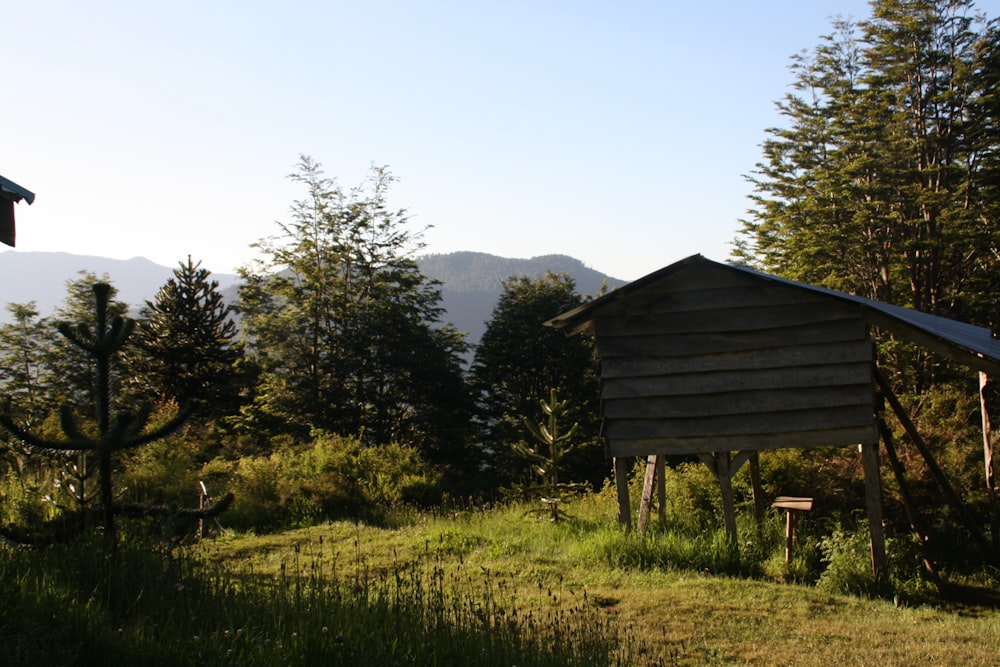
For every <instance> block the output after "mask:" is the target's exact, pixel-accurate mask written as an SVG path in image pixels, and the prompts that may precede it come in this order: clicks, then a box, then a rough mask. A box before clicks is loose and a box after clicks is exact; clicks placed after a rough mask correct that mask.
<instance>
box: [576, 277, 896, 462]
mask: <svg viewBox="0 0 1000 667" xmlns="http://www.w3.org/2000/svg"><path fill="white" fill-rule="evenodd" d="M592 330H593V332H594V335H595V337H596V344H597V354H598V358H599V360H600V366H599V372H600V377H601V412H602V424H603V427H602V430H603V436H604V438H605V442H606V443H607V446H608V454H609V455H611V456H646V455H648V454H694V453H710V452H718V451H744V450H751V449H752V450H761V449H778V448H785V447H823V446H843V445H852V444H859V443H865V444H874V443H877V442H878V436H877V430H876V427H875V422H874V417H873V409H872V408H873V387H872V377H871V368H872V343H871V340H870V339H869V336H868V326H867V323H866V321H865V319H864V315H863V314H862V312H861V310H860V309H859V308H857V307H855V306H854V305H853V304H847V303H843V302H841V301H838V300H836V299H832V298H828V297H826V296H825V295H823V294H818V293H812V292H807V291H803V290H798V289H795V288H793V287H789V286H787V285H784V284H780V283H768V282H764V281H760V280H756V279H754V278H753V277H751V276H748V275H743V274H739V273H736V272H732V271H719V270H712V269H711V267H706V268H702V267H697V268H694V269H692V270H688V271H684V272H681V273H678V274H677V275H669V276H666V277H665V278H664V279H663V280H660V281H657V282H654V283H651V284H649V285H645V286H644V287H643V289H642V290H641V291H637V292H636V293H634V294H631V295H629V296H627V297H625V298H622V299H621V300H620V301H618V302H616V303H614V304H613V305H612V306H610V307H609V308H607V309H605V310H603V311H602V312H601V313H600V314H599V315H598V316H597V317H596V318H595V320H594V321H593V322H592Z"/></svg>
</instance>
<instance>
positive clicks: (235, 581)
mask: <svg viewBox="0 0 1000 667" xmlns="http://www.w3.org/2000/svg"><path fill="white" fill-rule="evenodd" d="M526 509H527V507H526V506H520V505H511V506H503V507H497V508H491V509H486V510H479V509H469V510H460V511H452V512H440V511H439V512H436V513H418V512H407V513H402V514H400V515H397V516H396V520H395V521H392V522H387V524H386V525H381V526H373V525H366V524H363V523H355V522H350V521H336V522H330V523H326V524H323V525H320V526H314V527H310V528H303V529H298V530H293V531H287V532H282V533H276V534H271V535H253V534H231V535H229V536H224V537H220V538H218V539H216V540H212V541H205V542H201V543H198V544H194V545H191V546H187V547H183V548H181V547H176V548H174V549H172V550H170V552H169V553H168V552H160V553H158V554H153V555H151V554H150V553H149V549H148V547H144V548H142V549H141V550H140V547H141V545H140V544H135V543H133V542H131V541H126V543H125V547H123V549H122V551H121V552H120V553H119V554H118V555H116V556H114V557H113V559H112V561H111V562H108V561H106V560H105V559H103V558H102V557H101V555H100V549H99V548H91V549H88V548H87V547H88V545H77V548H78V549H82V551H80V552H78V553H74V554H67V553H65V552H64V551H60V550H49V551H42V552H33V553H29V552H19V551H13V550H9V549H2V550H0V586H2V599H3V600H4V604H3V607H2V608H0V664H29V663H30V664H132V663H135V662H142V663H143V664H147V665H158V664H163V665H168V664H171V665H174V664H198V665H215V664H220V665H221V664H227V665H230V664H241V665H279V664H332V665H336V664H351V665H378V664H414V665H416V664H419V665H424V664H430V665H433V664H439V665H452V664H477V665H512V664H517V665H639V666H641V665H658V664H665V665H674V664H677V665H704V664H719V665H723V664H726V665H728V664H734V665H772V664H794V665H824V666H827V667H828V666H829V665H834V664H837V665H839V664H877V665H880V667H888V666H891V665H918V664H934V665H938V664H962V665H991V664H995V663H996V656H997V655H998V654H1000V614H998V612H997V611H996V610H995V609H992V608H988V607H984V606H972V605H956V604H943V603H941V604H922V605H914V604H901V603H899V602H894V601H892V600H879V599H867V598H862V597H854V596H849V595H843V594H839V593H835V592H829V591H827V590H823V589H820V588H817V587H815V586H812V585H800V584H788V583H779V582H777V581H775V580H774V577H773V576H772V575H771V574H770V570H771V568H773V565H772V564H770V563H771V560H772V559H771V557H770V555H769V554H770V553H771V552H772V551H773V550H774V548H777V545H776V544H774V543H773V542H774V541H775V540H774V533H775V531H772V530H769V531H766V534H765V535H764V536H763V537H762V538H756V537H755V538H754V540H750V541H746V542H744V543H742V544H741V545H740V549H739V551H738V552H737V553H734V551H733V550H732V548H731V547H730V546H729V544H728V542H727V541H726V540H725V539H723V538H722V537H720V535H719V534H718V533H715V532H710V533H708V534H706V535H704V536H702V537H700V538H690V539H686V540H685V539H683V538H682V537H681V536H679V535H676V534H672V533H666V534H663V535H656V534H653V535H650V536H646V537H637V536H634V535H625V534H622V533H621V531H620V530H619V529H618V527H617V526H616V525H615V521H614V503H613V500H612V499H611V498H610V497H609V496H608V495H595V496H592V497H588V498H586V499H583V500H581V501H579V502H576V503H572V504H570V505H568V506H567V510H569V512H570V513H571V514H572V515H573V516H572V518H570V519H569V520H566V521H562V522H559V523H556V524H553V523H549V522H545V521H538V520H535V519H532V518H529V517H528V516H526V513H525V511H526ZM777 523H779V522H777V521H776V522H775V524H777ZM745 534H749V533H745ZM89 546H91V547H93V546H95V545H89ZM781 546H782V547H783V544H782V545H781ZM733 572H737V573H740V574H741V576H732V575H731V573H733Z"/></svg>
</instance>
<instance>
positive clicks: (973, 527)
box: [873, 366, 993, 556]
mask: <svg viewBox="0 0 1000 667" xmlns="http://www.w3.org/2000/svg"><path fill="white" fill-rule="evenodd" d="M873 369H874V375H875V380H876V381H877V382H878V385H879V388H880V389H881V390H882V395H883V396H885V399H886V400H887V401H889V405H890V406H891V407H892V411H893V412H894V413H895V414H896V418H897V419H899V422H900V423H901V424H902V425H903V428H904V429H905V430H906V434H907V435H908V436H909V437H910V440H911V441H912V442H913V445H914V446H915V447H916V448H917V451H918V452H920V455H921V456H922V457H923V459H924V462H925V463H926V464H927V469H928V470H930V472H931V475H932V476H933V477H934V479H935V480H936V481H937V483H938V484H939V485H940V486H941V490H942V491H944V497H945V500H947V501H948V503H949V504H950V505H951V506H952V508H954V509H955V511H956V512H957V513H958V515H959V517H961V519H962V522H963V523H964V524H965V527H966V528H967V529H968V530H969V532H970V533H971V534H972V537H973V539H974V540H975V541H976V543H977V544H978V545H979V548H980V549H981V550H982V552H983V554H984V555H986V556H991V555H992V551H993V550H992V548H991V547H990V543H989V542H988V541H987V540H986V535H985V534H984V533H983V529H982V528H981V527H980V525H979V524H978V523H977V522H976V519H975V517H973V516H972V513H971V512H969V510H968V508H966V506H965V504H964V503H963V502H962V499H961V498H959V497H958V494H957V493H956V492H955V489H954V487H952V485H951V483H950V482H949V481H948V478H947V477H945V474H944V472H942V470H941V468H940V466H938V464H937V461H936V460H935V459H934V456H933V455H932V454H931V451H930V449H928V448H927V444H926V443H925V442H924V439H923V438H922V437H921V436H920V432H919V431H917V427H916V426H915V425H914V424H913V421H912V420H911V419H910V416H909V415H908V414H906V410H904V409H903V404H902V403H900V402H899V399H898V398H896V395H895V394H894V393H893V392H892V387H890V386H889V380H887V379H886V377H885V375H883V374H882V371H881V370H880V369H879V368H878V366H875V367H873Z"/></svg>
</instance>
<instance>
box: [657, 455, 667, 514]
mask: <svg viewBox="0 0 1000 667" xmlns="http://www.w3.org/2000/svg"><path fill="white" fill-rule="evenodd" d="M666 459H667V457H666V456H664V455H663V454H660V455H658V456H657V457H656V501H657V503H658V506H657V511H658V513H659V517H660V530H666V527H667V461H666Z"/></svg>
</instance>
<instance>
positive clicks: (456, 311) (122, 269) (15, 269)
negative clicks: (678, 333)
mask: <svg viewBox="0 0 1000 667" xmlns="http://www.w3.org/2000/svg"><path fill="white" fill-rule="evenodd" d="M415 259H416V261H417V265H418V266H419V267H420V271H421V273H423V274H424V275H425V276H427V277H428V278H430V279H432V280H437V281H439V282H440V283H441V296H442V299H441V306H442V307H443V308H444V311H445V314H444V316H443V317H442V322H450V323H451V324H452V325H454V326H455V328H456V329H458V330H459V331H464V332H466V333H467V334H468V340H469V342H470V343H473V344H475V343H477V342H478V341H479V339H480V337H481V336H482V333H483V331H484V330H485V328H486V322H487V321H488V320H489V318H490V315H491V314H492V311H493V307H494V306H495V305H496V301H497V299H498V298H499V297H500V295H501V294H502V293H503V284H502V283H503V281H504V280H507V279H509V278H511V277H514V276H527V277H530V278H538V277H541V276H544V275H545V273H546V271H551V272H553V273H565V274H567V275H569V276H570V277H571V278H572V279H573V280H574V281H575V283H576V288H577V291H578V292H579V293H580V294H584V295H590V294H596V293H597V292H598V291H599V290H600V289H601V287H602V285H604V284H607V287H608V288H614V287H620V286H622V285H624V284H625V282H626V281H623V280H619V279H616V278H613V277H611V276H608V275H605V274H603V273H601V272H599V271H597V270H595V269H592V268H590V267H587V266H586V265H584V263H583V262H581V261H580V260H578V259H575V258H573V257H570V256H568V255H558V254H554V255H553V254H550V255H540V256H537V257H532V258H528V259H519V258H510V257H500V256H498V255H491V254H489V253H484V252H475V251H457V252H451V253H431V254H426V255H421V256H419V257H416V258H415ZM178 266H179V263H178ZM204 268H206V269H209V270H211V267H209V266H205V267H204ZM85 271H89V272H91V273H93V274H95V275H97V276H98V277H103V276H104V275H107V277H108V279H109V280H110V281H111V283H112V284H113V285H114V286H115V288H116V289H117V290H118V298H119V299H120V300H121V301H124V302H126V303H128V304H130V305H131V306H132V307H133V309H135V310H138V308H140V307H141V306H142V305H143V303H144V302H145V301H146V300H152V299H153V297H154V296H155V295H156V292H157V290H158V289H159V288H160V287H161V286H162V285H163V284H164V283H166V282H167V280H169V279H170V278H171V277H172V276H173V271H174V268H173V267H166V266H162V265H159V264H156V263H154V262H152V261H150V260H148V259H146V258H144V257H133V258H131V259H127V260H121V259H112V258H108V257H99V256H94V255H75V254H73V253H69V252H40V251H30V252H26V251H19V250H8V251H4V252H0V306H4V308H3V310H2V312H0V323H4V322H9V321H10V316H9V313H8V312H7V310H6V307H5V306H6V305H7V304H8V303H28V302H29V301H35V302H36V304H37V308H38V311H39V313H40V315H42V316H43V317H44V316H48V315H51V314H53V313H54V312H55V310H56V309H57V308H58V307H59V306H60V305H61V304H62V302H63V300H64V299H65V297H66V283H67V282H68V281H71V280H75V279H77V278H78V277H79V275H80V273H81V272H85ZM211 278H212V279H214V280H217V281H218V282H219V289H220V291H221V292H223V294H224V295H226V296H227V297H228V298H235V292H236V286H237V284H238V282H239V277H238V276H236V275H234V274H226V273H214V272H213V273H212V274H211ZM556 314H558V313H554V315H556Z"/></svg>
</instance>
